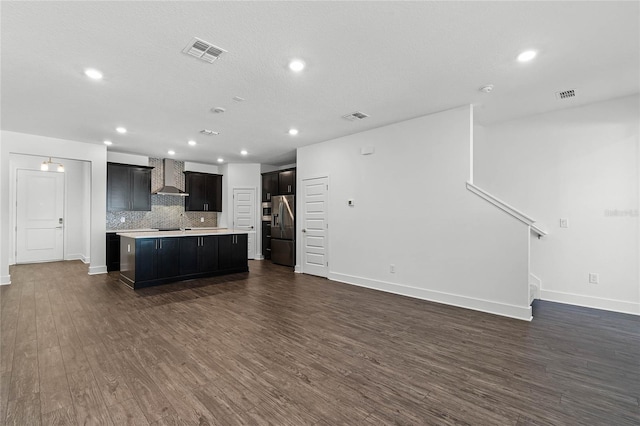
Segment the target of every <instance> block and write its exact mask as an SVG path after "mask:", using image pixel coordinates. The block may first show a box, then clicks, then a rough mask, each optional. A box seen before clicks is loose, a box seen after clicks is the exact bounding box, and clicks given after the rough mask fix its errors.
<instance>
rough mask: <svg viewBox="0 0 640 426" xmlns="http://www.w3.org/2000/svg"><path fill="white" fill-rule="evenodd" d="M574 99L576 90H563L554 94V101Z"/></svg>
mask: <svg viewBox="0 0 640 426" xmlns="http://www.w3.org/2000/svg"><path fill="white" fill-rule="evenodd" d="M575 97H576V89H569V90H563V91H562V92H556V99H558V100H560V101H561V100H563V99H569V98H575Z"/></svg>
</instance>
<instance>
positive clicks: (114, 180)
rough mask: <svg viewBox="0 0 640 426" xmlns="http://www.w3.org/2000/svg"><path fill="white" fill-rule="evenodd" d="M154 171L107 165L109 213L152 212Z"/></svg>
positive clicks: (145, 168)
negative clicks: (152, 177) (152, 172)
mask: <svg viewBox="0 0 640 426" xmlns="http://www.w3.org/2000/svg"><path fill="white" fill-rule="evenodd" d="M152 169H153V167H145V166H131V165H128V164H118V163H107V211H127V210H136V211H150V210H151V170H152Z"/></svg>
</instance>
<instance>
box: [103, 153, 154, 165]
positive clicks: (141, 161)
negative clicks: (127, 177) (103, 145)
mask: <svg viewBox="0 0 640 426" xmlns="http://www.w3.org/2000/svg"><path fill="white" fill-rule="evenodd" d="M107 161H108V162H110V163H120V164H131V165H134V166H148V165H149V157H147V156H144V155H137V154H125V153H122V152H111V151H107Z"/></svg>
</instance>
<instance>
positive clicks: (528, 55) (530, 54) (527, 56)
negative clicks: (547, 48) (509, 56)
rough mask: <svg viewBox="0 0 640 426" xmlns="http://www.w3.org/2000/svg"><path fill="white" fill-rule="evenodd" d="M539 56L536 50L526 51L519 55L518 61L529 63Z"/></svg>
mask: <svg viewBox="0 0 640 426" xmlns="http://www.w3.org/2000/svg"><path fill="white" fill-rule="evenodd" d="M537 54H538V52H536V51H535V50H526V51H524V52H522V53H521V54H519V55H518V60H519V61H520V62H529V61H530V60H532V59H533V58H535V57H536V55H537Z"/></svg>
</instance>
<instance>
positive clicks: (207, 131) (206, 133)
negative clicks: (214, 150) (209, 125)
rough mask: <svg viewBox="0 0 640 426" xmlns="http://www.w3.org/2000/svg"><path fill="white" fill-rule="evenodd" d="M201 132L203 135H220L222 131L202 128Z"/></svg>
mask: <svg viewBox="0 0 640 426" xmlns="http://www.w3.org/2000/svg"><path fill="white" fill-rule="evenodd" d="M200 133H202V134H203V135H207V136H213V135H219V134H220V132H214V131H213V130H209V129H202V130H200Z"/></svg>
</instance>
